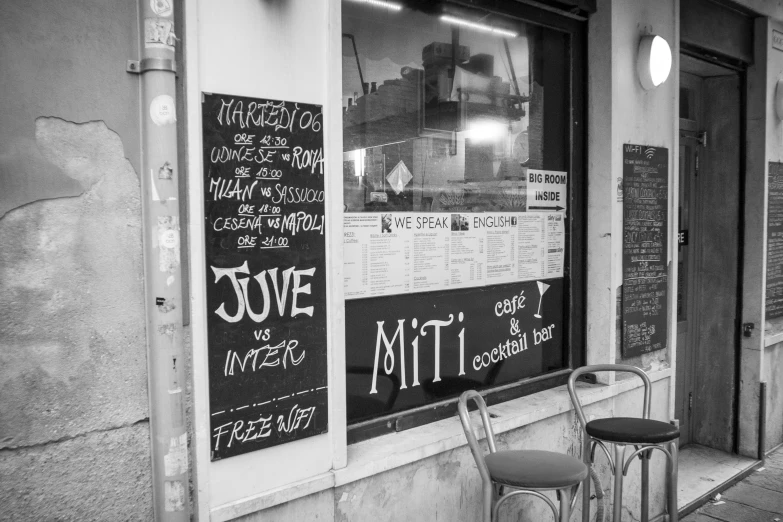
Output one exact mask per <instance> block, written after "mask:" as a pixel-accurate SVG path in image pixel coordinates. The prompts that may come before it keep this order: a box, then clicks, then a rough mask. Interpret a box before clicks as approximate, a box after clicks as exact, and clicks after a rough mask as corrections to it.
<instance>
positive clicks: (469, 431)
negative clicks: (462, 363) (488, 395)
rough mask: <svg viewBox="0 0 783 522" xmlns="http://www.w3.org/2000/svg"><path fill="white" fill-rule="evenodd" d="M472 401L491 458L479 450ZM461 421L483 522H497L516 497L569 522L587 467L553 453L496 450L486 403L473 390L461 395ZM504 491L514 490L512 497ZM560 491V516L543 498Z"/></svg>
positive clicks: (459, 408) (547, 499) (551, 504)
mask: <svg viewBox="0 0 783 522" xmlns="http://www.w3.org/2000/svg"><path fill="white" fill-rule="evenodd" d="M470 399H473V400H474V401H475V402H476V405H477V406H478V409H479V413H480V414H481V423H482V424H483V426H484V432H485V433H486V436H487V445H488V446H489V454H488V455H486V456H485V455H484V452H483V451H482V450H481V447H480V446H479V443H478V440H477V439H476V434H475V433H474V431H473V425H472V424H471V422H470V416H469V415H468V401H469V400H470ZM457 411H458V412H459V419H460V421H461V422H462V428H463V429H464V430H465V437H466V438H467V439H468V446H470V452H471V453H472V454H473V458H474V459H475V460H476V466H477V467H478V470H479V474H480V475H481V482H482V491H483V497H484V505H483V517H482V520H483V522H496V521H497V520H498V513H499V509H500V506H501V504H503V502H505V501H506V500H508V499H510V498H512V497H515V496H517V495H533V496H535V497H538V498H540V499H543V500H544V501H545V502H546V503H547V504H548V505H549V507H550V508H551V509H552V513H554V515H555V521H559V522H567V521H568V520H569V519H570V518H571V512H572V511H573V509H574V505H575V504H576V492H577V490H578V489H579V483H580V482H582V481H584V480H585V479H589V476H588V474H587V466H585V465H584V464H583V463H582V462H580V461H579V459H576V458H574V457H571V456H569V455H564V454H562V453H554V452H551V451H534V450H509V451H498V450H497V448H496V447H495V434H494V432H493V431H492V425H491V424H490V422H489V413H488V412H487V405H486V403H485V402H484V399H483V398H482V397H481V395H479V393H478V392H476V391H474V390H468V391H466V392H464V393H463V394H462V395H460V398H459V403H458V404H457ZM504 488H509V489H512V490H513V491H511V492H509V493H505V492H504ZM552 490H555V491H557V497H558V499H559V500H560V513H559V515H558V509H557V508H556V507H555V504H554V502H552V500H550V499H549V497H547V496H545V495H543V494H542V493H541V492H542V491H552Z"/></svg>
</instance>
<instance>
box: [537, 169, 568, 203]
mask: <svg viewBox="0 0 783 522" xmlns="http://www.w3.org/2000/svg"><path fill="white" fill-rule="evenodd" d="M567 194H568V174H567V173H565V172H560V171H555V170H534V169H530V170H528V171H527V211H528V212H565V210H566V207H567V206H568V205H567V204H566V196H567Z"/></svg>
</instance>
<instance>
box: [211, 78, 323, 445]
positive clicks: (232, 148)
mask: <svg viewBox="0 0 783 522" xmlns="http://www.w3.org/2000/svg"><path fill="white" fill-rule="evenodd" d="M202 96H203V97H202V112H203V121H202V123H203V137H204V145H203V154H204V199H205V201H204V213H205V215H204V220H205V223H204V224H205V227H204V228H205V235H206V266H207V274H206V286H207V288H206V290H207V336H208V343H209V344H208V363H209V407H210V440H211V445H210V447H211V459H212V460H219V459H223V458H226V457H232V456H234V455H240V454H243V453H247V452H250V451H255V450H259V449H262V448H267V447H270V446H275V445H278V444H283V443H286V442H290V441H293V440H297V439H301V438H305V437H310V436H313V435H317V434H320V433H324V432H326V431H327V422H328V412H327V392H328V390H327V367H326V364H327V354H326V269H325V252H326V250H325V238H324V166H325V164H324V152H323V113H322V111H321V107H320V106H318V105H309V104H304V103H293V102H286V101H276V100H262V99H256V98H246V97H241V96H231V95H225V94H208V93H204V94H203V95H202Z"/></svg>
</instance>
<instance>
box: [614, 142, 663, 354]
mask: <svg viewBox="0 0 783 522" xmlns="http://www.w3.org/2000/svg"><path fill="white" fill-rule="evenodd" d="M668 182H669V151H668V149H664V148H660V147H648V146H645V145H629V144H626V145H623V291H622V296H623V315H622V319H623V357H633V356H636V355H641V354H643V353H647V352H652V351H654V350H660V349H662V348H666V334H667V324H668V322H667V321H668V317H667V315H668V314H667V305H666V304H667V302H668V301H667V283H668V271H667V257H668V251H667V245H668V242H667V237H668V234H667V227H668V208H669V204H668V198H669V185H668Z"/></svg>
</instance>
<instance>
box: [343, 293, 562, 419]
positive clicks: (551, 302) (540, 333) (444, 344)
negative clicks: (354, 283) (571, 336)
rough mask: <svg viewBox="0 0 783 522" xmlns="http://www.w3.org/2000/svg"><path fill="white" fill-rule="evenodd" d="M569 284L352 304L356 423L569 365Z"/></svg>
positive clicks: (350, 389)
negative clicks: (566, 315)
mask: <svg viewBox="0 0 783 522" xmlns="http://www.w3.org/2000/svg"><path fill="white" fill-rule="evenodd" d="M564 293H565V285H564V279H562V278H558V279H548V280H542V281H525V282H521V283H513V284H505V285H495V286H489V287H480V288H470V289H464V290H449V291H442V292H431V293H428V294H426V296H422V295H421V294H400V295H394V296H384V297H374V298H368V299H356V300H350V301H346V303H345V315H346V317H350V318H351V321H349V322H346V325H345V329H346V332H345V335H346V343H345V344H346V350H347V354H346V359H347V360H348V367H347V372H346V373H347V374H346V391H347V396H348V421H349V422H357V421H361V420H365V419H369V418H372V417H377V416H379V415H383V414H386V413H392V412H395V411H401V410H406V409H410V408H412V407H415V406H421V405H424V404H428V403H432V402H437V401H440V400H443V399H447V398H451V397H456V396H458V395H459V394H460V393H461V392H463V391H465V390H471V389H483V388H488V387H490V386H495V385H500V384H505V383H510V382H514V381H518V380H519V379H522V378H525V377H534V376H537V375H542V374H544V373H547V372H550V371H553V370H558V369H561V368H563V367H565V366H566V365H567V364H568V363H567V359H566V357H565V349H564V343H565V339H567V332H566V331H565V324H564V313H565V312H564V305H563V296H564Z"/></svg>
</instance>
